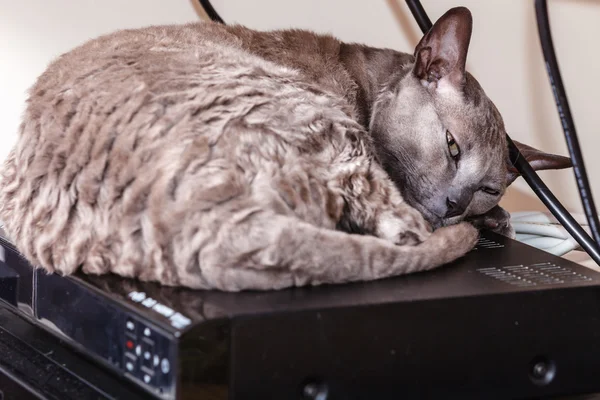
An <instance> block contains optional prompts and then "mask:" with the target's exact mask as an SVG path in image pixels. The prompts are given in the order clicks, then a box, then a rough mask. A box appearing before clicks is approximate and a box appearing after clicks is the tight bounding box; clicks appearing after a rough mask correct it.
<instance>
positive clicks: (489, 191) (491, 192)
mask: <svg viewBox="0 0 600 400" xmlns="http://www.w3.org/2000/svg"><path fill="white" fill-rule="evenodd" d="M481 191H482V192H485V193H487V194H489V195H492V196H498V195H499V194H500V191H498V190H495V189H492V188H489V187H485V186H484V187H482V188H481Z"/></svg>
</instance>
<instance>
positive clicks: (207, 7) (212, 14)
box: [198, 0, 225, 24]
mask: <svg viewBox="0 0 600 400" xmlns="http://www.w3.org/2000/svg"><path fill="white" fill-rule="evenodd" d="M198 2H199V3H200V6H201V7H202V8H203V9H204V11H205V12H206V14H207V15H208V18H210V19H211V20H213V21H215V22H219V23H221V24H224V23H225V22H224V21H223V18H221V16H220V15H219V13H218V12H217V11H216V10H215V9H214V8H213V6H212V4H210V1H209V0H198Z"/></svg>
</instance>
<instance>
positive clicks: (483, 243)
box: [473, 237, 504, 250]
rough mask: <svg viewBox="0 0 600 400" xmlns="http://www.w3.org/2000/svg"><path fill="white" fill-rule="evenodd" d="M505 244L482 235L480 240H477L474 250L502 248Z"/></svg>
mask: <svg viewBox="0 0 600 400" xmlns="http://www.w3.org/2000/svg"><path fill="white" fill-rule="evenodd" d="M503 247H504V245H503V244H500V243H498V242H494V241H493V240H490V239H487V238H484V237H480V238H479V240H477V244H476V245H475V247H474V248H473V250H479V249H501V248H503Z"/></svg>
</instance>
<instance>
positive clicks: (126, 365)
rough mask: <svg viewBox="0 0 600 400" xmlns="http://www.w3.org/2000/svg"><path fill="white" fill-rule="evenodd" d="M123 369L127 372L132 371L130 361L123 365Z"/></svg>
mask: <svg viewBox="0 0 600 400" xmlns="http://www.w3.org/2000/svg"><path fill="white" fill-rule="evenodd" d="M125 368H127V371H129V372H131V371H133V363H132V362H131V361H127V362H126V363H125Z"/></svg>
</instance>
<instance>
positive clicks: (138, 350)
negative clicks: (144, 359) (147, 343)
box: [135, 344, 142, 357]
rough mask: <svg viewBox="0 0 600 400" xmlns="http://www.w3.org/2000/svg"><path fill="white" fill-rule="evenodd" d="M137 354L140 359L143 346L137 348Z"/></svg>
mask: <svg viewBox="0 0 600 400" xmlns="http://www.w3.org/2000/svg"><path fill="white" fill-rule="evenodd" d="M135 354H136V355H137V356H138V357H139V356H141V355H142V346H140V345H139V344H138V345H137V347H136V348H135Z"/></svg>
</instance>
